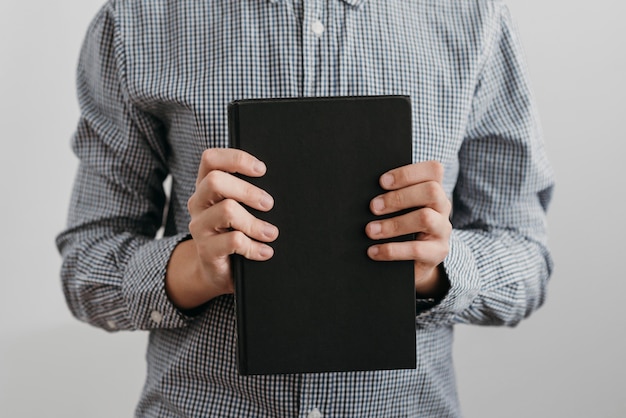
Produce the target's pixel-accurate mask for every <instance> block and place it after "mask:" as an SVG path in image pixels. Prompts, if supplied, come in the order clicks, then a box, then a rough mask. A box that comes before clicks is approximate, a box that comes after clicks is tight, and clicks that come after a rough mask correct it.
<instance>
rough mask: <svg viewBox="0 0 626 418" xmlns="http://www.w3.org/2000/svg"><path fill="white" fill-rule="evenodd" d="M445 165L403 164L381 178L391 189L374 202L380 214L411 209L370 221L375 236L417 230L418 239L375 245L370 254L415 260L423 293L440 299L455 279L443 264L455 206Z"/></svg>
mask: <svg viewBox="0 0 626 418" xmlns="http://www.w3.org/2000/svg"><path fill="white" fill-rule="evenodd" d="M442 181H443V165H442V164H441V163H439V162H437V161H426V162H420V163H415V164H410V165H407V166H404V167H399V168H396V169H393V170H391V171H388V172H386V173H385V174H383V175H382V176H381V177H380V185H381V187H382V188H383V189H385V190H387V192H386V193H384V194H382V195H379V196H377V197H375V198H374V199H372V201H371V202H370V210H371V211H372V213H373V214H375V215H387V214H391V213H395V212H399V211H402V210H405V209H414V210H412V211H410V212H408V213H405V214H402V215H398V216H394V217H391V218H388V219H380V220H376V221H372V222H370V223H369V224H367V226H366V228H365V231H366V233H367V236H368V237H370V238H371V239H374V240H379V239H385V238H393V237H398V236H401V235H406V234H415V239H414V240H411V241H405V242H390V243H385V244H376V245H373V246H371V247H370V248H369V249H368V251H367V253H368V256H369V257H370V258H371V259H373V260H379V261H392V260H414V261H415V290H416V293H417V294H418V296H420V297H424V298H430V297H434V298H438V297H442V296H444V294H445V293H446V292H447V290H448V289H449V286H450V285H449V282H448V280H447V278H446V277H445V274H443V269H441V268H440V267H439V266H440V265H441V263H442V261H443V260H444V258H446V256H447V255H448V251H449V240H450V233H451V232H452V224H451V223H450V211H451V209H452V204H451V203H450V200H449V199H448V197H447V196H446V194H445V192H444V190H443V187H442Z"/></svg>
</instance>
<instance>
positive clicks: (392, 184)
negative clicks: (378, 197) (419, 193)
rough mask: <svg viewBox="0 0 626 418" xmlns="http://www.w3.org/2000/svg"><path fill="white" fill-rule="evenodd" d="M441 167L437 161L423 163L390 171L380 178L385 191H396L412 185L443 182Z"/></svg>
mask: <svg viewBox="0 0 626 418" xmlns="http://www.w3.org/2000/svg"><path fill="white" fill-rule="evenodd" d="M443 171H444V169H443V165H442V164H441V163H440V162H439V161H423V162H419V163H415V164H409V165H405V166H403V167H398V168H395V169H393V170H390V171H388V172H386V173H385V174H383V175H382V176H380V185H381V187H382V188H383V189H385V190H397V189H401V188H403V187H407V186H410V185H413V184H418V183H424V182H428V181H434V182H437V183H441V182H443Z"/></svg>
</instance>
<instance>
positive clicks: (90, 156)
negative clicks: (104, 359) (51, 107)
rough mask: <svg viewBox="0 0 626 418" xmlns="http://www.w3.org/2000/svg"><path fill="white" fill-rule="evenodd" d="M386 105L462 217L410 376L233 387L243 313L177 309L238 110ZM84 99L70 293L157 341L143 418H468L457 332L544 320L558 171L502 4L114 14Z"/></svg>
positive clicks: (64, 237) (227, 305)
mask: <svg viewBox="0 0 626 418" xmlns="http://www.w3.org/2000/svg"><path fill="white" fill-rule="evenodd" d="M392 94H398V95H408V96H410V97H411V100H412V103H413V160H414V161H422V160H431V159H434V160H439V161H441V162H442V163H443V164H444V165H445V168H446V176H445V180H444V186H445V189H446V192H447V193H448V194H449V196H450V198H451V199H452V201H453V214H452V223H453V226H454V230H453V232H452V236H451V239H450V252H449V255H448V256H447V258H446V259H445V262H444V267H445V270H446V272H447V275H448V278H449V280H450V283H451V288H450V290H449V292H448V294H447V295H446V296H445V298H444V299H443V300H442V301H441V302H440V303H438V304H437V305H436V306H434V307H432V308H430V309H426V310H424V311H423V312H420V313H418V314H417V315H416V320H415V330H416V334H415V335H416V339H417V352H416V356H417V369H415V370H393V371H376V372H349V373H321V374H300V375H271V376H251V377H242V376H240V375H239V374H238V373H237V371H236V367H235V351H236V346H235V322H234V321H235V317H234V310H233V298H232V296H231V295H228V296H222V297H219V298H216V299H214V300H212V301H210V302H209V303H207V304H206V306H204V308H203V309H202V310H201V311H200V312H199V313H197V314H196V315H193V316H191V315H186V314H185V313H183V312H181V311H179V310H177V309H176V308H175V307H174V306H173V305H172V303H171V302H170V300H169V299H168V297H167V295H166V293H165V290H164V275H165V270H166V265H167V262H168V259H169V257H170V254H171V252H172V250H173V248H174V247H175V246H176V245H177V243H179V242H180V241H181V240H183V239H185V238H186V237H187V236H188V223H189V214H188V212H187V206H186V205H187V199H188V198H189V196H190V195H191V194H192V193H193V192H194V186H195V178H196V175H197V168H198V165H199V162H200V156H201V154H202V152H203V151H204V150H205V149H206V148H209V147H225V146H227V143H228V140H227V138H228V136H227V121H226V114H227V113H226V105H227V103H229V102H230V101H232V100H234V99H245V98H256V97H296V96H344V95H392ZM78 96H79V102H80V107H81V117H80V120H79V123H78V127H77V130H76V133H75V135H74V137H73V140H72V148H73V151H74V152H75V153H76V155H77V157H78V158H79V160H80V165H79V169H78V173H77V177H76V181H75V186H74V190H73V197H72V200H71V206H70V211H69V218H68V225H67V229H66V230H65V231H63V232H62V233H61V234H60V235H59V236H58V238H57V245H58V247H59V250H60V252H61V253H62V256H63V267H62V272H61V276H62V283H63V288H64V292H65V296H66V299H67V302H68V305H69V307H70V309H71V311H72V313H73V314H74V315H75V316H76V317H77V318H79V319H80V320H82V321H86V322H88V323H90V324H92V325H95V326H97V327H101V328H103V329H105V330H109V331H118V330H148V331H149V332H150V338H149V346H148V352H147V370H148V371H147V379H146V382H145V386H144V389H143V393H142V396H141V399H140V400H139V403H138V406H137V409H136V412H135V413H136V416H137V417H231V416H241V417H307V416H318V417H319V416H324V417H344V418H345V417H359V418H363V417H458V416H460V415H461V412H460V406H459V402H458V398H457V394H456V387H455V378H454V371H453V364H452V339H453V326H454V325H455V324H459V323H471V324H482V325H515V324H517V323H518V322H519V321H520V320H522V319H523V318H525V317H527V316H528V315H529V314H530V313H531V312H532V311H534V310H535V309H536V308H538V307H539V306H540V305H541V304H542V302H543V301H544V296H545V290H546V283H547V280H548V277H549V276H550V270H551V261H550V256H549V253H548V250H547V247H546V225H545V221H546V220H545V211H546V208H547V206H548V203H549V201H550V196H551V190H552V184H553V183H552V172H551V169H550V166H549V164H548V162H547V160H546V157H545V153H544V148H543V145H542V138H541V132H540V129H539V124H538V120H537V117H536V109H535V106H534V104H533V98H532V94H531V92H530V89H529V85H528V80H527V74H526V68H525V64H524V60H523V54H522V51H521V48H520V42H519V40H518V35H517V33H516V31H515V29H514V27H513V25H512V23H511V18H510V16H509V13H508V11H507V8H506V6H504V5H503V4H502V3H501V2H498V1H491V0H475V1H470V0H385V1H383V0H306V1H298V0H238V1H234V0H221V1H218V0H215V1H211V0H179V1H174V0H113V1H109V2H108V3H106V4H105V5H104V6H103V8H102V9H101V11H100V12H99V13H98V14H97V16H96V17H95V19H94V20H93V22H92V24H91V25H90V27H89V29H88V33H87V36H86V39H85V42H84V46H83V48H82V52H81V57H80V62H79V65H78ZM168 175H169V176H171V195H170V196H169V198H168V195H167V194H166V193H165V192H164V187H163V181H164V179H165V178H166V176H168ZM162 224H163V225H164V226H165V232H164V236H163V237H162V238H156V237H155V234H157V231H158V230H159V228H160V227H161V226H162ZM503 414H504V412H503Z"/></svg>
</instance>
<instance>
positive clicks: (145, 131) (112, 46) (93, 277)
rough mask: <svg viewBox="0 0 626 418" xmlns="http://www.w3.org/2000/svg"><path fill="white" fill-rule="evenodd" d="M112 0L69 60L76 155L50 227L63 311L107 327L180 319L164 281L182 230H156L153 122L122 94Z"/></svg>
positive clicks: (158, 151) (158, 207) (159, 190)
mask: <svg viewBox="0 0 626 418" xmlns="http://www.w3.org/2000/svg"><path fill="white" fill-rule="evenodd" d="M112 14H113V9H112V3H109V4H107V5H105V6H104V8H103V9H102V10H101V11H100V12H99V14H98V15H97V16H96V18H95V19H94V21H93V22H92V23H91V25H90V27H89V29H88V32H87V36H86V39H85V41H84V44H83V47H82V51H81V56H80V60H79V64H78V73H77V88H78V99H79V104H80V109H81V117H80V120H79V123H78V127H77V130H76V133H75V135H74V137H73V139H72V149H73V151H74V153H75V154H76V155H77V157H78V159H79V168H78V173H77V177H76V180H75V184H74V189H73V194H72V200H71V203H70V210H69V216H68V224H67V228H66V230H65V231H64V232H62V233H61V234H60V235H59V236H58V237H57V246H58V248H59V251H60V252H61V254H62V256H63V263H62V267H61V279H62V283H63V290H64V294H65V297H66V300H67V303H68V305H69V307H70V310H71V311H72V313H73V314H74V315H75V316H76V317H77V318H79V319H80V320H83V321H86V322H88V323H90V324H93V325H95V326H98V327H101V328H104V329H106V330H111V331H112V330H120V329H151V328H157V327H161V328H167V327H170V328H171V327H182V326H184V325H185V324H186V323H187V321H188V320H189V318H187V317H186V316H185V315H183V314H182V313H181V312H179V311H178V310H177V309H176V308H175V307H174V306H173V304H172V303H171V302H170V301H169V299H168V297H167V295H166V293H165V286H164V278H165V270H166V266H167V262H168V260H169V258H170V255H171V252H172V251H173V249H174V247H175V246H176V245H177V244H178V242H179V241H181V240H183V239H184V238H186V236H187V235H186V234H179V235H175V236H169V237H164V238H162V239H155V234H156V232H157V230H158V229H159V227H160V226H161V223H162V217H163V211H164V206H165V201H166V197H165V193H164V190H163V180H164V179H165V177H166V176H167V166H166V159H167V147H166V145H165V140H164V135H163V133H164V128H163V126H162V124H161V123H160V122H159V121H158V120H157V119H155V118H153V117H151V116H150V115H148V114H146V113H144V112H142V111H140V110H139V109H137V108H136V107H135V106H134V105H133V104H132V103H131V100H129V95H128V91H127V89H126V87H125V78H124V53H123V50H122V48H121V42H119V36H118V34H117V33H116V30H117V28H116V25H115V23H114V19H113V17H112Z"/></svg>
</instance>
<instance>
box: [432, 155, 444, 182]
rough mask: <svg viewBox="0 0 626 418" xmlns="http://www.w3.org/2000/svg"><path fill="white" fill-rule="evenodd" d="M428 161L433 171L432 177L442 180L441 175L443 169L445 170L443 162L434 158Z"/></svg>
mask: <svg viewBox="0 0 626 418" xmlns="http://www.w3.org/2000/svg"><path fill="white" fill-rule="evenodd" d="M428 163H429V165H430V169H431V171H432V173H433V176H434V178H435V179H437V181H439V182H441V181H443V175H444V170H445V168H444V166H443V164H441V162H439V161H435V160H433V161H429V162H428Z"/></svg>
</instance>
